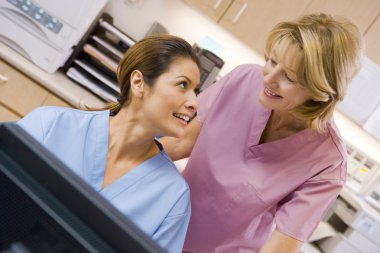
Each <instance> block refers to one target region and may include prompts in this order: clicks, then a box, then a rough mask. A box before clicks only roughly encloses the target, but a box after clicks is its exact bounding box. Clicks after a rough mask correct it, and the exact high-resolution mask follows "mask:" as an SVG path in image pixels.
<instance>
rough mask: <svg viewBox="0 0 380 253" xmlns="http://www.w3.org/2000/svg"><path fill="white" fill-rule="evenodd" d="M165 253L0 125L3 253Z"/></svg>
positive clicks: (9, 126)
mask: <svg viewBox="0 0 380 253" xmlns="http://www.w3.org/2000/svg"><path fill="white" fill-rule="evenodd" d="M13 252H14V253H16V252H17V253H18V252H23V253H24V252H25V253H29V252H32V253H34V252H38V253H40V252H53V253H56V252H59V253H69V252H73V253H80V252H102V253H103V252H105V253H106V252H123V253H124V252H133V253H139V252H141V253H151V252H154V253H159V252H164V251H163V250H162V249H161V248H160V247H159V246H158V245H157V244H156V243H155V242H154V241H152V240H151V239H150V238H149V237H148V236H146V235H145V234H144V233H143V232H142V231H141V230H140V229H138V228H137V227H136V226H135V225H134V224H133V223H132V222H131V221H130V220H128V218H126V217H125V216H124V215H123V214H121V213H120V212H119V211H118V210H116V208H115V207H113V206H112V204H111V203H109V202H108V201H107V200H106V199H104V198H103V197H102V196H101V195H100V194H98V193H97V192H96V191H95V190H93V189H92V188H91V187H90V186H89V185H87V184H86V183H85V182H84V181H82V179H80V178H79V177H78V176H77V175H76V174H74V172H72V171H71V170H70V169H68V168H67V167H66V166H65V165H64V164H63V163H62V162H61V161H60V160H58V159H57V158H56V157H55V156H53V155H52V154H51V153H50V152H49V151H48V150H46V149H45V148H44V147H43V146H42V145H41V144H40V143H38V142H37V141H36V140H34V139H33V138H32V137H31V136H29V135H28V134H27V133H26V132H25V131H24V130H23V129H22V128H21V127H19V126H18V125H16V124H15V123H3V124H0V253H13Z"/></svg>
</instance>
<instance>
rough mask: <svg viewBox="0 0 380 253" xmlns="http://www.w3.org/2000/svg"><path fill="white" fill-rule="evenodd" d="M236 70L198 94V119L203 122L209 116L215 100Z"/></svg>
mask: <svg viewBox="0 0 380 253" xmlns="http://www.w3.org/2000/svg"><path fill="white" fill-rule="evenodd" d="M233 72H234V70H232V71H231V72H230V73H228V74H227V75H226V76H224V77H223V78H222V79H220V80H218V81H217V82H215V83H214V84H212V85H211V86H210V87H208V88H207V89H206V90H204V91H203V92H202V93H200V94H199V96H198V103H199V107H198V111H197V116H198V120H199V121H200V122H201V124H203V122H204V121H205V119H206V117H207V113H208V112H209V110H210V108H211V107H212V105H213V104H214V102H215V100H216V99H217V98H218V96H219V95H220V93H221V92H222V90H223V88H224V87H225V86H226V85H227V83H228V82H229V80H230V79H231V76H232V75H233Z"/></svg>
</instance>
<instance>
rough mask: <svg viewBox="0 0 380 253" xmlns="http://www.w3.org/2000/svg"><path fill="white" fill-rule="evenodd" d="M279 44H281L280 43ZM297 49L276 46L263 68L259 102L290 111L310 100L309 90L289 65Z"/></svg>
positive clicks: (273, 108) (271, 107)
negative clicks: (262, 85) (262, 82)
mask: <svg viewBox="0 0 380 253" xmlns="http://www.w3.org/2000/svg"><path fill="white" fill-rule="evenodd" d="M280 45H281V44H280ZM297 50H299V49H298V48H297V47H296V46H292V45H290V46H288V47H281V46H279V47H277V48H275V49H274V50H273V51H272V52H271V53H270V55H268V59H267V62H266V64H265V66H264V68H263V74H264V87H263V89H262V91H261V93H260V98H259V101H260V103H261V104H262V105H263V106H264V107H266V108H268V109H272V110H279V111H290V110H292V109H294V108H295V107H297V106H299V105H302V104H304V103H305V102H306V101H308V100H311V93H310V91H309V90H308V89H307V88H305V87H304V86H302V85H301V84H300V83H299V82H298V80H297V76H296V70H295V69H292V68H291V67H290V66H291V65H292V64H291V63H292V62H294V61H292V60H294V58H292V57H295V56H296V55H297V54H300V53H299V52H297Z"/></svg>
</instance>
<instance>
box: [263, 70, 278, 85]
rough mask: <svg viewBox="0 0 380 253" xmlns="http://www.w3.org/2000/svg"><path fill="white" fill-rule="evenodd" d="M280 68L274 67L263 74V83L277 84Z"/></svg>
mask: <svg viewBox="0 0 380 253" xmlns="http://www.w3.org/2000/svg"><path fill="white" fill-rule="evenodd" d="M280 72H281V71H280V68H279V66H275V67H273V68H271V69H269V70H267V71H265V73H264V82H265V83H266V84H272V83H277V82H278V78H279V76H280Z"/></svg>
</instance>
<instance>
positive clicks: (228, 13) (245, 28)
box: [184, 0, 380, 64]
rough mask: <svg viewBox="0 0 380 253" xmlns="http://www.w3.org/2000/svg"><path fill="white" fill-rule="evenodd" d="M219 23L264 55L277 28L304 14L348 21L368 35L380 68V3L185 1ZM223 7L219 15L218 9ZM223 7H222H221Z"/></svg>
mask: <svg viewBox="0 0 380 253" xmlns="http://www.w3.org/2000/svg"><path fill="white" fill-rule="evenodd" d="M184 1H185V2H187V3H188V4H189V5H191V6H193V7H194V8H196V9H198V10H199V11H201V12H202V13H204V14H206V15H208V16H209V17H211V18H212V19H213V20H215V21H216V22H218V23H219V24H220V25H221V26H222V27H223V28H225V29H226V30H227V31H229V32H230V33H232V34H234V35H235V36H236V37H237V38H239V39H240V40H241V41H243V42H244V43H246V44H247V45H248V46H250V47H251V48H252V49H253V50H255V51H256V52H258V53H260V54H263V52H264V47H265V39H266V38H267V35H268V32H269V31H270V30H271V29H272V28H273V26H274V25H275V24H277V23H278V22H281V21H287V20H293V19H295V18H297V17H299V16H301V15H303V14H307V13H319V12H324V13H328V14H332V15H339V16H344V17H347V18H349V19H350V20H351V21H352V22H353V23H355V24H356V25H357V26H358V27H359V29H360V30H361V31H362V32H363V34H365V36H366V39H367V48H368V50H367V56H369V57H370V58H371V59H373V60H374V61H375V62H377V63H378V64H380V50H379V49H378V46H377V44H376V41H377V37H378V34H379V31H380V18H378V19H377V20H376V18H377V17H379V15H380V1H373V0H351V1H347V0H232V1H227V2H228V3H227V2H226V0H224V1H218V0H216V1H196V0H184ZM220 2H222V3H224V5H223V8H221V12H220V13H218V14H216V11H215V8H214V7H215V6H216V5H217V4H219V3H220ZM220 5H222V4H220Z"/></svg>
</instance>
